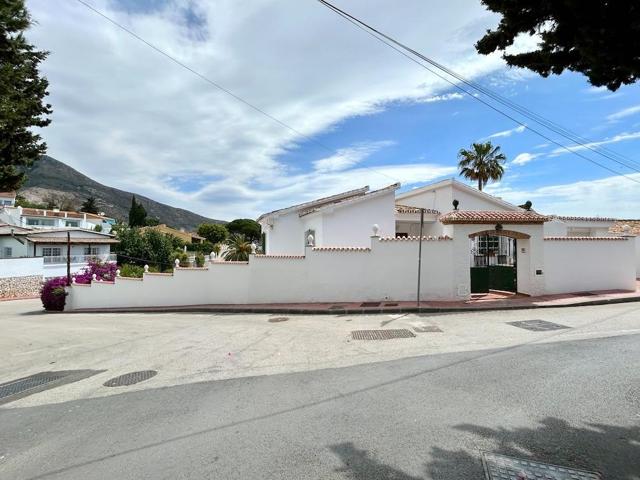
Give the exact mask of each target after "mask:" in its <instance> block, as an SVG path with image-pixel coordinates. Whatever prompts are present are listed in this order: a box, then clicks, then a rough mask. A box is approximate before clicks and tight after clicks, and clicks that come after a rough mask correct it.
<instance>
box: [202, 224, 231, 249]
mask: <svg viewBox="0 0 640 480" xmlns="http://www.w3.org/2000/svg"><path fill="white" fill-rule="evenodd" d="M198 235H200V236H201V237H204V238H206V239H207V240H208V241H209V242H211V243H213V244H215V243H220V242H224V241H225V240H226V239H227V237H228V236H229V231H228V230H227V228H226V227H225V226H224V225H220V224H217V223H202V224H200V225H199V226H198Z"/></svg>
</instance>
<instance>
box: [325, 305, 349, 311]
mask: <svg viewBox="0 0 640 480" xmlns="http://www.w3.org/2000/svg"><path fill="white" fill-rule="evenodd" d="M344 309H345V306H344V305H331V306H330V307H329V310H344Z"/></svg>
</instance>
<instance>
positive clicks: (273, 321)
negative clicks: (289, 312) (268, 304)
mask: <svg viewBox="0 0 640 480" xmlns="http://www.w3.org/2000/svg"><path fill="white" fill-rule="evenodd" d="M287 320H289V317H272V318H270V319H269V320H268V321H269V322H270V323H279V322H286V321H287Z"/></svg>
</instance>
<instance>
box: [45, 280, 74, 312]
mask: <svg viewBox="0 0 640 480" xmlns="http://www.w3.org/2000/svg"><path fill="white" fill-rule="evenodd" d="M67 285H68V283H67V279H66V277H56V278H50V279H48V280H47V281H46V282H44V285H42V289H41V290H40V300H42V305H43V306H44V308H45V310H52V311H57V312H61V311H62V310H64V304H65V302H66V300H67V292H66V290H65V287H66V286H67Z"/></svg>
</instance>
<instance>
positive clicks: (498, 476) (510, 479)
mask: <svg viewBox="0 0 640 480" xmlns="http://www.w3.org/2000/svg"><path fill="white" fill-rule="evenodd" d="M482 464H483V465H484V474H485V478H486V479H487V480H538V479H540V480H543V479H546V480H601V477H600V475H599V474H597V473H596V472H587V471H585V470H578V469H575V468H571V467H561V466H558V465H551V464H549V463H542V462H534V461H531V460H526V459H524V458H514V457H507V456H505V455H496V454H494V453H484V454H483V455H482Z"/></svg>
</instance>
